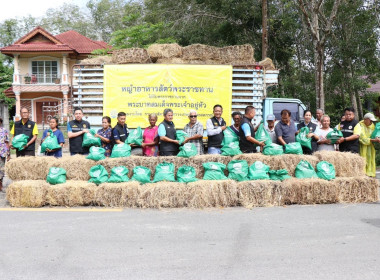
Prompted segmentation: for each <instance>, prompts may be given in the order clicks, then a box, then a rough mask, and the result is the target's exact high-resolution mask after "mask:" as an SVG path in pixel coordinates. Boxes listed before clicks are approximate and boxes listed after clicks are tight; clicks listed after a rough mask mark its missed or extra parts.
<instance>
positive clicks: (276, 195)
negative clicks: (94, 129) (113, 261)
mask: <svg viewBox="0 0 380 280" xmlns="http://www.w3.org/2000/svg"><path fill="white" fill-rule="evenodd" d="M232 160H246V161H247V162H248V163H249V164H252V163H253V162H255V161H262V162H263V163H265V164H267V165H269V166H270V168H271V169H283V168H284V169H286V170H287V171H288V173H289V175H291V176H294V171H295V168H296V166H297V164H298V163H299V162H300V160H306V161H308V162H310V163H311V165H312V166H313V167H314V168H315V166H316V165H317V163H318V162H320V161H324V160H325V161H329V162H331V163H332V164H333V165H334V166H335V169H336V176H337V178H336V179H334V180H332V181H326V180H322V179H296V178H291V179H287V180H284V181H283V182H280V181H270V180H256V181H244V182H237V181H233V180H221V181H204V180H201V179H202V178H203V174H204V171H203V167H202V164H203V163H206V162H221V163H223V164H226V165H227V164H228V163H229V162H230V161H232ZM164 161H165V162H169V163H174V165H175V168H176V170H175V172H176V171H177V169H178V168H179V167H180V166H182V165H184V164H186V165H190V166H193V167H194V168H195V169H196V172H197V178H198V179H200V180H199V181H197V182H193V183H188V184H184V183H177V182H159V183H148V184H144V185H140V184H139V183H138V182H135V181H131V182H125V183H103V184H100V185H99V186H96V185H95V184H93V183H88V180H89V178H90V176H89V170H90V168H91V167H92V166H94V165H98V164H101V165H103V166H104V167H105V168H106V169H107V171H108V172H110V171H111V169H112V168H113V167H116V166H120V165H123V166H126V167H127V168H128V169H129V172H130V173H129V177H131V175H132V170H133V168H134V167H136V166H145V167H148V168H149V169H150V170H151V172H152V178H153V176H154V172H155V167H156V166H157V165H158V164H159V163H162V162H164ZM50 167H62V168H64V169H65V170H66V171H67V180H68V181H67V182H66V183H64V184H59V185H54V186H53V185H50V184H48V183H47V182H46V177H47V174H48V171H49V168H50ZM363 168H364V160H363V159H362V158H361V157H360V156H358V155H355V154H351V153H339V152H318V153H315V154H314V155H312V156H310V155H290V154H285V155H278V156H265V155H262V154H243V155H238V156H234V157H225V156H219V155H201V156H195V157H192V158H180V157H138V156H131V157H127V158H115V159H111V158H108V159H105V160H102V161H98V162H94V161H91V160H88V159H85V157H83V156H72V157H63V158H60V159H55V158H53V157H35V158H16V159H12V160H11V161H9V162H8V163H7V164H6V173H7V174H8V176H9V178H10V179H12V180H14V182H13V183H12V184H11V185H10V186H9V187H8V189H7V199H8V201H9V202H10V204H11V205H12V206H17V207H41V206H44V205H51V206H69V207H71V206H83V205H98V206H108V207H144V208H147V207H153V208H160V207H192V208H203V207H232V206H244V207H254V206H272V205H276V206H280V205H286V204H315V203H358V202H374V201H377V200H378V182H377V180H376V179H373V178H369V177H366V176H365V175H364V169H363Z"/></svg>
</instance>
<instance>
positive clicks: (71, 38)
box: [55, 30, 111, 54]
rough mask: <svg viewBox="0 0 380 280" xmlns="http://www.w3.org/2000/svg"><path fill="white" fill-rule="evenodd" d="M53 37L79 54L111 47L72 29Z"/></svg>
mask: <svg viewBox="0 0 380 280" xmlns="http://www.w3.org/2000/svg"><path fill="white" fill-rule="evenodd" d="M55 37H56V38H57V39H58V40H60V41H61V42H62V43H64V44H67V45H68V46H70V47H71V48H73V49H74V50H75V51H76V52H78V53H80V54H90V53H91V52H92V51H94V50H97V49H104V48H110V47H111V46H109V45H107V43H105V42H103V41H93V40H91V39H90V38H87V37H86V36H83V35H82V34H79V33H78V32H76V31H74V30H70V31H66V32H64V33H61V34H59V35H57V36H55Z"/></svg>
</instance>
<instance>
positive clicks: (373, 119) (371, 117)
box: [363, 113, 377, 122]
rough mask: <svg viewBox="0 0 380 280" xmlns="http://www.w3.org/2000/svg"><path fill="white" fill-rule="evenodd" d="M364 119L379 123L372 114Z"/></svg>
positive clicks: (366, 115) (368, 114)
mask: <svg viewBox="0 0 380 280" xmlns="http://www.w3.org/2000/svg"><path fill="white" fill-rule="evenodd" d="M363 119H370V120H371V121H373V122H375V121H377V119H376V118H375V116H374V115H373V114H372V113H367V114H365V115H364V117H363Z"/></svg>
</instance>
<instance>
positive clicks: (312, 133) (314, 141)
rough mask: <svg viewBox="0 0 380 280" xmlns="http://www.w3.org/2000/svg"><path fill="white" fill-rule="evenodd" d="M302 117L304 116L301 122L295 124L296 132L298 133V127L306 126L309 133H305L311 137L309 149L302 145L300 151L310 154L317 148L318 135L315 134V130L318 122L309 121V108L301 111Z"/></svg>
mask: <svg viewBox="0 0 380 280" xmlns="http://www.w3.org/2000/svg"><path fill="white" fill-rule="evenodd" d="M303 117H304V121H303V122H302V123H299V124H297V132H296V134H298V133H299V131H300V129H301V128H303V127H306V126H307V127H308V128H309V134H308V135H307V137H308V138H311V150H310V149H309V148H308V147H304V146H302V151H303V153H304V154H306V155H311V154H312V153H314V152H315V151H317V149H318V143H317V141H318V140H319V136H318V135H317V134H316V130H317V129H319V128H318V124H316V123H312V122H311V111H310V110H305V111H304V113H303Z"/></svg>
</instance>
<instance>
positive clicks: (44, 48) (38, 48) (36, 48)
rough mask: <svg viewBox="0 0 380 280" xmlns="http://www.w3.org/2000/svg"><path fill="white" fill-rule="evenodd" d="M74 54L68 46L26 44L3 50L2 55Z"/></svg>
mask: <svg viewBox="0 0 380 280" xmlns="http://www.w3.org/2000/svg"><path fill="white" fill-rule="evenodd" d="M62 51H67V52H73V51H74V50H73V49H72V48H70V47H69V46H68V45H54V44H47V43H26V44H14V45H11V46H8V47H4V48H1V52H2V53H9V52H62Z"/></svg>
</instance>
